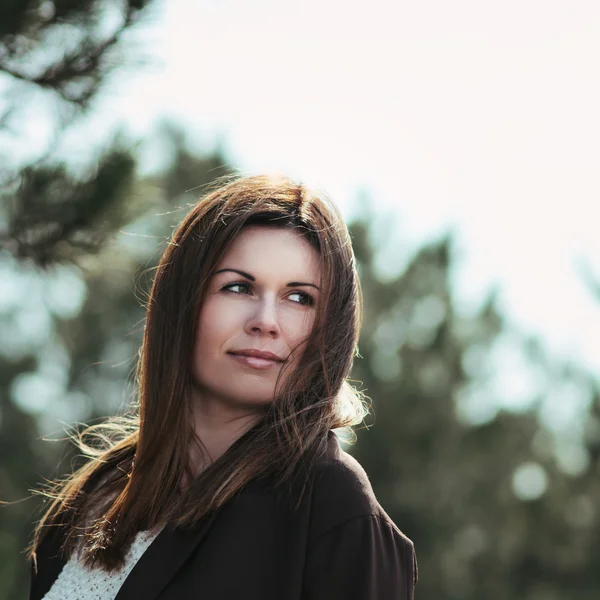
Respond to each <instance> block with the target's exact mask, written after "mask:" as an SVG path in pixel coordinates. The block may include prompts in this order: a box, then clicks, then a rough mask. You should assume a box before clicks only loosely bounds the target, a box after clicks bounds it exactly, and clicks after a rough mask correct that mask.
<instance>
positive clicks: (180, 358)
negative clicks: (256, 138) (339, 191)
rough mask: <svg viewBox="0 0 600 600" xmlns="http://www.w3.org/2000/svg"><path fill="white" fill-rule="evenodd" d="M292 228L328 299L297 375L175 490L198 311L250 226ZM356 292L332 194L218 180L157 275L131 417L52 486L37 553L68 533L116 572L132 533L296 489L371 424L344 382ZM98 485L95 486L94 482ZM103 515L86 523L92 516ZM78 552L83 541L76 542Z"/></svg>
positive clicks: (273, 181) (186, 431)
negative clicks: (253, 495)
mask: <svg viewBox="0 0 600 600" xmlns="http://www.w3.org/2000/svg"><path fill="white" fill-rule="evenodd" d="M253 224H260V225H269V226H273V227H293V228H295V229H296V230H298V231H299V232H300V233H302V235H304V236H305V237H306V239H307V240H308V241H309V242H310V243H311V244H312V245H313V247H314V248H315V249H316V250H317V251H318V253H319V255H320V260H321V272H322V282H321V286H322V287H321V289H322V290H323V292H322V296H321V297H322V299H323V300H322V301H320V302H319V303H318V304H317V314H316V319H315V325H314V327H313V330H312V332H311V334H310V336H309V338H308V340H307V343H306V345H305V346H304V348H303V350H302V356H301V357H300V360H299V362H298V367H297V368H296V369H295V372H293V373H290V374H289V377H288V378H287V379H286V381H285V385H283V386H282V388H281V389H280V390H277V388H276V394H275V398H274V401H273V402H272V403H271V404H270V405H269V407H268V410H267V411H266V413H265V416H264V418H263V419H262V420H261V421H260V423H259V424H257V425H255V426H254V427H253V428H252V429H250V430H249V431H247V432H246V433H245V434H244V435H242V436H241V438H239V439H238V440H237V441H236V442H235V443H234V444H233V445H232V446H231V447H230V448H229V449H228V450H227V451H226V452H225V453H224V454H223V455H222V456H221V457H220V458H218V459H217V460H216V461H215V462H214V463H212V464H211V465H210V466H209V467H208V468H207V469H205V470H204V471H203V472H202V473H201V474H200V475H199V476H198V477H196V478H195V479H193V480H192V482H191V483H190V484H189V485H188V486H187V487H186V488H185V490H184V491H181V488H180V484H181V481H182V478H184V477H186V475H189V474H190V465H189V458H188V457H189V447H190V444H191V443H193V441H194V435H195V434H194V431H193V428H192V419H191V407H190V406H189V396H190V395H189V394H188V389H189V386H190V381H191V379H190V377H191V376H190V368H189V366H190V357H191V356H192V355H193V350H194V343H195V332H196V327H197V322H198V315H199V312H200V311H199V308H200V306H201V305H202V301H203V298H204V297H205V294H206V292H207V289H208V284H209V281H210V278H211V274H212V273H213V271H214V270H215V268H216V266H217V264H218V263H219V261H220V260H221V259H222V257H223V256H224V254H225V252H226V251H227V249H228V248H229V246H230V244H231V243H232V241H233V240H234V239H235V237H236V235H237V234H238V233H239V232H240V231H241V230H242V229H243V228H244V227H247V226H249V225H253ZM361 298H362V296H361V290H360V283H359V279H358V273H357V269H356V262H355V258H354V254H353V251H352V245H351V240H350V235H349V233H348V229H347V227H346V225H345V223H344V221H343V218H342V217H341V214H340V213H339V211H338V209H337V208H336V207H335V205H334V204H333V203H332V202H331V201H330V200H329V199H328V198H327V196H326V195H325V194H322V193H317V192H316V191H314V190H311V189H309V188H307V187H306V186H304V185H303V184H301V183H297V182H294V181H292V180H291V179H289V178H287V177H283V176H254V177H246V178H235V179H233V180H227V181H225V182H224V181H223V180H220V181H219V182H218V184H217V187H216V188H215V189H212V191H210V190H209V192H208V193H207V194H206V195H205V196H204V198H202V199H201V200H200V201H199V202H198V203H197V204H196V205H194V207H193V208H192V210H191V211H190V212H189V214H188V215H187V216H186V217H185V218H184V219H183V221H182V222H181V224H180V225H179V226H178V228H177V229H176V230H175V232H174V234H173V236H172V239H171V241H170V243H169V244H168V246H167V248H166V250H165V252H164V254H163V256H162V258H161V260H160V262H159V264H158V267H157V270H156V275H155V278H154V282H153V285H152V290H151V293H150V296H149V301H148V304H147V315H146V326H145V332H144V339H143V344H142V348H141V352H140V358H139V362H138V368H137V385H138V394H139V401H138V403H137V406H136V408H135V409H134V411H133V412H132V414H131V415H129V416H126V417H120V418H114V419H112V420H111V421H110V422H109V423H107V424H104V425H102V426H94V427H92V428H89V429H88V430H87V433H91V434H94V433H98V431H99V432H100V436H101V437H102V439H104V440H105V442H106V443H105V445H104V447H103V448H101V449H96V450H95V451H92V449H91V448H84V449H85V450H86V451H87V456H88V460H87V462H86V464H85V465H84V466H83V467H81V468H80V469H79V470H77V471H76V472H75V473H73V474H72V475H70V476H69V477H68V478H67V479H65V480H63V481H61V482H58V483H57V484H56V487H55V488H54V493H53V494H49V493H48V492H45V493H46V495H50V496H51V497H52V498H53V502H52V503H51V505H50V506H49V508H48V509H47V510H46V512H45V514H44V516H43V517H42V519H41V521H40V522H39V524H38V525H37V527H36V530H35V534H34V539H33V542H32V546H31V555H32V557H33V558H35V551H36V549H37V548H38V546H39V544H40V542H41V541H42V539H43V537H44V535H45V534H46V532H47V531H48V529H49V527H51V526H57V525H58V526H62V527H64V538H63V539H64V542H63V550H64V552H65V553H66V556H70V555H71V554H72V552H73V551H74V550H75V548H76V547H80V548H81V549H82V557H83V561H84V562H85V563H86V564H88V565H97V566H100V567H102V568H104V569H106V570H111V569H114V568H117V567H118V566H120V565H121V564H122V562H123V559H124V555H125V552H126V550H127V548H128V547H129V545H130V544H131V542H132V540H133V538H134V537H135V535H136V533H137V532H139V531H142V530H147V529H153V528H154V527H156V526H159V525H164V524H165V523H168V524H170V525H180V526H189V525H193V524H194V523H197V522H198V521H199V520H201V519H202V518H203V517H204V516H206V515H208V514H209V513H211V512H212V511H214V510H216V509H218V508H219V507H220V506H222V505H223V504H224V503H225V502H227V501H228V500H229V499H230V498H232V496H233V495H234V494H236V493H237V492H238V491H239V490H240V489H241V488H242V487H243V486H244V485H245V484H247V483H248V482H249V481H250V480H252V479H254V478H256V477H262V476H265V475H272V476H274V481H276V482H277V485H279V484H282V483H285V482H288V481H289V480H290V479H291V478H292V477H293V476H294V475H295V473H296V472H297V468H298V466H299V465H300V464H301V461H302V462H303V463H304V464H306V461H309V462H310V461H312V460H314V459H315V458H316V457H317V456H318V455H319V453H320V452H322V451H323V449H324V444H325V442H326V438H327V434H328V432H329V431H330V430H332V429H340V428H344V427H346V428H347V427H350V426H352V425H356V424H358V423H360V422H361V421H362V419H363V418H364V416H365V412H366V411H365V405H364V402H363V398H362V396H361V394H360V392H357V391H356V390H355V389H354V388H353V387H352V386H351V385H350V384H349V382H348V379H347V378H348V374H349V372H350V368H351V366H352V361H353V358H354V356H355V354H356V352H357V347H358V346H357V345H358V336H359V330H360V325H361V319H362V303H361V302H362V301H361ZM98 483H100V485H97V484H98ZM91 514H94V515H95V517H94V518H93V519H90V515H91ZM79 544H80V546H79Z"/></svg>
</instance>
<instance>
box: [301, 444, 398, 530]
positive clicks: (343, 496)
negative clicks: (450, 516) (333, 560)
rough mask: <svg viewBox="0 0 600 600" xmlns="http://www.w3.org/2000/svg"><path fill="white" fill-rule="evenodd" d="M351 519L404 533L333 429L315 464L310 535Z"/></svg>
mask: <svg viewBox="0 0 600 600" xmlns="http://www.w3.org/2000/svg"><path fill="white" fill-rule="evenodd" d="M352 521H356V522H357V523H360V522H364V523H370V524H375V525H377V526H379V525H382V526H384V527H392V528H393V529H394V530H395V531H396V532H397V533H398V534H399V535H400V536H401V537H405V536H404V535H403V534H402V533H401V532H400V530H399V529H398V527H397V526H396V524H395V523H394V522H393V521H392V520H391V518H390V517H389V516H388V515H387V513H386V512H385V510H384V509H383V508H382V506H381V505H380V503H379V501H378V500H377V497H376V496H375V493H374V491H373V487H372V486H371V482H370V481H369V477H368V475H367V473H366V472H365V469H364V468H363V467H362V465H361V464H360V463H359V462H358V461H357V460H356V459H355V458H354V457H353V456H352V455H351V454H349V453H348V452H346V451H345V450H344V449H343V448H342V447H341V444H340V442H339V441H338V438H337V436H336V435H335V434H334V433H331V434H330V436H329V438H328V445H327V452H326V453H325V454H324V455H323V456H322V457H321V458H319V459H318V460H317V461H316V462H315V465H314V471H313V479H312V491H311V522H312V525H311V530H312V531H311V535H310V537H311V538H313V539H316V538H319V537H320V536H321V535H323V534H324V533H326V532H328V531H331V530H332V529H334V528H336V527H340V526H343V525H346V524H349V523H351V522H352ZM406 540H407V541H408V538H406Z"/></svg>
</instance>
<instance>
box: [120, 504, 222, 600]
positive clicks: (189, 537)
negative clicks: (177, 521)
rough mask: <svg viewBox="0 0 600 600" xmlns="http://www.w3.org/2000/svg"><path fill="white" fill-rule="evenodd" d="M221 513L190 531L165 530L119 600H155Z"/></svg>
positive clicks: (133, 570) (130, 579) (135, 569)
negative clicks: (141, 599) (140, 599)
mask: <svg viewBox="0 0 600 600" xmlns="http://www.w3.org/2000/svg"><path fill="white" fill-rule="evenodd" d="M218 512H219V511H215V512H213V513H212V514H210V515H209V516H208V517H206V518H205V519H204V521H202V523H201V524H200V525H198V526H197V527H194V528H190V529H182V528H174V529H167V528H165V529H163V531H161V532H160V533H159V534H158V536H157V537H156V539H155V540H154V541H153V542H152V543H151V544H150V546H149V547H148V548H147V550H146V551H145V552H144V554H142V556H141V558H140V559H139V560H138V562H137V563H136V564H135V566H134V567H133V569H132V570H131V573H129V575H128V577H127V579H125V581H124V582H123V585H122V586H121V588H120V589H119V592H118V594H117V595H116V596H115V600H134V599H135V600H137V599H139V598H144V600H153V599H154V598H156V597H157V596H158V595H159V594H160V593H161V591H162V590H163V589H164V588H165V586H166V585H167V584H168V583H169V581H170V580H171V579H172V578H173V576H174V575H175V574H176V573H177V571H178V570H179V569H180V568H181V566H182V565H183V563H184V562H185V560H186V558H187V557H188V556H189V555H190V554H191V553H192V551H193V550H194V548H196V547H197V546H198V544H200V542H201V541H202V539H203V538H204V536H205V535H206V534H207V532H208V530H209V529H210V527H211V525H212V524H213V522H214V520H215V519H216V517H217V514H218Z"/></svg>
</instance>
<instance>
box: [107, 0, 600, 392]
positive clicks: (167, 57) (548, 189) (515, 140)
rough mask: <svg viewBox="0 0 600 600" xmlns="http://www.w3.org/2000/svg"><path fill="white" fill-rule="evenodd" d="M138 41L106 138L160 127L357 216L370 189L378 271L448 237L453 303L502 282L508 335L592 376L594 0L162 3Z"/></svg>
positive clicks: (595, 359) (598, 131) (599, 32)
mask: <svg viewBox="0 0 600 600" xmlns="http://www.w3.org/2000/svg"><path fill="white" fill-rule="evenodd" d="M133 37H136V38H138V39H139V40H140V41H141V43H142V48H143V49H144V50H145V52H146V53H147V54H148V55H149V56H150V57H151V58H152V61H153V62H152V63H151V64H150V66H148V67H140V68H132V67H129V68H128V69H127V72H126V75H125V76H123V75H121V76H117V77H116V78H115V84H114V85H113V86H111V88H110V89H109V90H108V92H107V94H106V95H105V98H104V100H103V102H102V104H101V106H102V109H103V111H102V112H103V116H101V117H99V118H98V120H97V127H96V129H97V133H98V135H99V136H100V135H101V134H102V135H103V134H105V132H106V129H107V122H108V121H109V120H110V119H112V120H113V122H114V123H119V122H122V121H123V120H124V121H125V123H126V124H127V128H128V129H129V131H131V132H132V133H134V134H135V135H138V136H144V135H145V134H149V133H150V132H151V129H152V127H153V126H154V124H155V123H156V121H157V119H158V118H159V117H161V116H163V115H170V116H172V117H175V118H176V119H177V120H179V122H180V123H182V124H183V125H184V127H185V129H186V130H187V131H188V132H189V135H190V137H191V138H193V140H194V142H195V143H197V144H198V145H199V147H205V148H210V147H211V146H212V145H213V144H214V143H215V140H217V139H220V140H222V141H223V140H224V142H225V149H226V150H227V153H228V158H229V159H230V160H231V162H232V164H233V165H234V166H235V167H237V168H239V169H241V170H243V171H244V172H248V173H254V172H262V171H269V170H279V171H285V172H287V173H289V174H291V175H294V176H298V177H300V178H302V179H304V180H306V181H307V183H311V184H313V185H317V186H320V187H322V188H324V189H325V190H326V191H327V192H329V193H330V195H331V196H332V197H333V199H334V200H335V201H336V202H337V203H338V204H339V205H340V207H341V209H342V212H343V213H344V214H345V215H346V216H348V217H351V215H352V212H353V210H354V206H355V203H356V195H357V191H358V189H359V188H360V187H362V188H366V189H367V190H368V191H369V192H370V194H371V197H372V199H373V204H374V206H375V208H376V210H377V212H378V213H379V214H381V215H382V216H384V215H385V214H386V211H391V212H393V213H394V214H395V215H397V219H398V224H397V227H395V228H393V229H392V234H393V240H392V248H394V247H395V249H392V251H391V252H390V254H389V258H388V261H387V263H386V270H389V271H394V270H398V269H400V268H401V267H402V265H403V264H404V262H405V260H406V258H407V253H410V252H412V251H414V250H415V249H416V248H417V247H418V246H419V245H420V244H422V243H424V242H425V241H427V240H428V239H431V238H432V237H434V236H435V235H436V234H439V233H440V232H442V231H444V230H446V229H448V228H450V227H452V228H453V229H455V230H456V231H457V233H458V235H459V243H460V254H461V258H460V261H459V263H458V268H457V270H456V272H455V274H454V285H455V289H456V293H457V297H458V298H459V299H460V302H461V307H462V308H463V309H464V310H469V309H470V308H472V307H473V306H476V305H477V304H478V303H479V302H481V300H482V299H483V297H484V294H485V293H486V291H487V290H489V288H490V286H491V285H492V284H494V283H499V284H500V285H501V286H502V290H503V291H502V296H501V298H502V307H503V309H504V313H505V314H506V315H507V316H508V318H509V319H510V320H511V321H512V322H513V323H515V324H516V325H517V326H519V327H522V328H523V330H524V331H526V332H529V333H533V334H537V335H539V336H540V337H541V338H542V340H543V341H544V342H545V343H546V345H547V348H548V349H549V351H550V352H551V353H553V354H556V355H557V356H564V357H573V358H574V359H575V360H577V361H579V362H582V363H584V364H586V365H588V366H589V367H590V368H593V369H595V370H596V372H597V373H598V374H599V375H600V304H599V303H597V302H595V301H594V300H593V299H592V297H591V295H590V293H589V292H588V291H587V290H586V288H585V286H584V285H583V283H582V282H581V280H580V277H579V276H578V274H577V272H576V270H575V262H576V261H577V260H579V259H584V260H586V261H588V262H589V263H590V266H591V267H592V268H593V270H594V271H595V272H596V274H597V275H598V276H599V277H600V235H599V234H598V229H599V218H598V217H599V216H600V208H598V206H599V203H598V198H599V192H600V110H599V109H598V107H600V64H599V63H600V59H599V58H598V57H600V2H598V1H597V0H587V1H583V0H582V1H578V0H570V1H568V2H567V1H566V0H565V1H561V2H558V1H548V0H545V1H541V0H518V1H517V0H504V1H503V2H481V0H469V1H462V0H461V1H456V0H455V1H452V2H448V1H447V0H433V1H419V2H416V1H412V2H407V1H406V0H403V1H391V0H390V1H382V0H371V1H370V2H368V3H367V2H361V3H358V2H354V3H350V2H347V1H341V0H334V1H331V0H330V1H325V0H320V1H317V0H304V1H303V2H301V3H300V2H290V1H289V0H276V1H275V0H252V2H248V1H247V0H229V1H228V0H224V1H220V2H218V1H215V0H213V1H208V0H169V1H168V3H165V4H160V5H158V6H157V7H156V8H155V10H154V11H153V13H152V16H151V18H149V19H148V22H147V25H145V26H144V27H142V28H140V29H139V31H138V32H137V33H136V35H135V36H133ZM107 120H108V121H107ZM509 346H510V345H509ZM499 353H500V355H503V356H504V359H502V360H503V362H502V360H500V362H499V364H502V365H504V367H505V368H506V370H504V371H503V374H504V375H505V376H507V377H509V378H510V373H511V371H510V367H509V366H508V365H509V363H510V360H511V359H510V356H509V355H510V353H511V351H510V350H508V351H507V350H506V348H505V349H504V350H499ZM502 353H504V354H502ZM507 357H508V359H507ZM515 372H516V371H515ZM514 385H516V386H517V387H519V384H518V383H517V384H515V383H514V382H513V387H514ZM526 389H527V385H526V384H523V386H522V392H523V394H525V391H526ZM516 396H519V394H518V393H517V394H516Z"/></svg>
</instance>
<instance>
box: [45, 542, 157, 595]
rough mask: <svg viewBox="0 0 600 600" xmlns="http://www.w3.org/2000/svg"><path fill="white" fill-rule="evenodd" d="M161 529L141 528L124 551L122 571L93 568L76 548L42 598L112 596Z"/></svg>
mask: <svg viewBox="0 0 600 600" xmlns="http://www.w3.org/2000/svg"><path fill="white" fill-rule="evenodd" d="M159 533H160V531H152V532H149V531H140V532H139V533H138V534H137V536H136V537H135V539H134V540H133V542H132V544H131V547H130V548H129V551H128V552H127V554H126V555H125V564H124V565H123V567H122V568H121V569H120V570H119V571H114V572H111V573H107V572H106V571H104V570H103V569H97V568H96V569H90V568H89V567H86V566H84V565H83V564H82V563H81V561H80V556H81V555H80V554H79V553H78V552H74V553H73V555H72V556H71V558H70V559H69V560H68V561H67V563H66V564H65V566H64V567H63V570H62V571H61V572H60V574H59V576H58V577H57V579H56V581H55V582H54V584H53V585H52V587H51V588H50V590H48V593H47V594H46V595H45V596H44V599H43V600H113V599H114V597H115V596H116V595H117V592H118V591H119V588H120V587H121V586H122V585H123V582H124V581H125V579H127V576H128V575H129V573H130V571H131V569H133V567H134V565H135V563H136V562H137V561H138V560H139V559H140V557H141V556H142V554H144V552H145V551H146V549H147V548H148V546H150V544H151V543H152V542H153V541H154V539H155V538H156V536H157V535H158V534H159Z"/></svg>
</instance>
